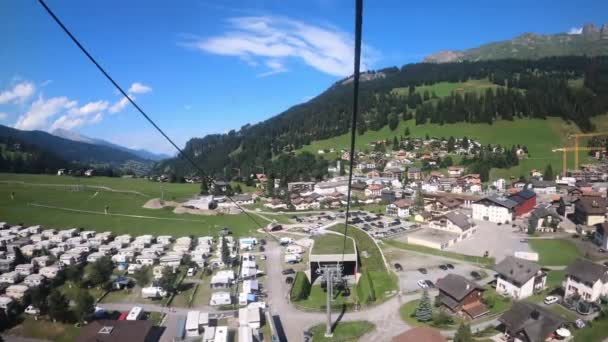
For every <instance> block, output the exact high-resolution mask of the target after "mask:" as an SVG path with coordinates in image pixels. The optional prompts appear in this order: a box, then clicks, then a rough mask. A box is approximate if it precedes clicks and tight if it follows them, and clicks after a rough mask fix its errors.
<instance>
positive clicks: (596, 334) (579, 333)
mask: <svg viewBox="0 0 608 342" xmlns="http://www.w3.org/2000/svg"><path fill="white" fill-rule="evenodd" d="M606 337H608V319H606V318H604V319H600V320H597V321H593V322H591V324H589V323H587V326H586V327H585V328H583V329H579V330H575V331H574V342H591V341H602V340H604V339H605V338H606Z"/></svg>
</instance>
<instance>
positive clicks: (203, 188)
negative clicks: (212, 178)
mask: <svg viewBox="0 0 608 342" xmlns="http://www.w3.org/2000/svg"><path fill="white" fill-rule="evenodd" d="M208 194H209V182H208V181H207V177H203V179H202V180H201V195H208Z"/></svg>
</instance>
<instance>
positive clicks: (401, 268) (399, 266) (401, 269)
mask: <svg viewBox="0 0 608 342" xmlns="http://www.w3.org/2000/svg"><path fill="white" fill-rule="evenodd" d="M395 270H397V271H398V272H401V271H403V266H401V264H400V263H396V264H395Z"/></svg>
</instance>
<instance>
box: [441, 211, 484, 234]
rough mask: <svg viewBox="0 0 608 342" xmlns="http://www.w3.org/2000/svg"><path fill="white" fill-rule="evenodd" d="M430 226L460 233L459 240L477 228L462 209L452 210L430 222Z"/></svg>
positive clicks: (473, 232)
mask: <svg viewBox="0 0 608 342" xmlns="http://www.w3.org/2000/svg"><path fill="white" fill-rule="evenodd" d="M429 227H430V228H433V229H440V230H445V231H448V232H452V233H456V234H458V235H459V240H462V239H466V238H467V237H469V236H471V235H473V234H475V232H476V231H477V228H476V227H475V224H474V223H472V222H471V220H469V217H468V216H467V215H466V214H464V213H462V212H461V211H450V212H448V213H446V214H444V215H442V216H441V217H439V218H438V219H436V220H433V221H431V222H430V224H429Z"/></svg>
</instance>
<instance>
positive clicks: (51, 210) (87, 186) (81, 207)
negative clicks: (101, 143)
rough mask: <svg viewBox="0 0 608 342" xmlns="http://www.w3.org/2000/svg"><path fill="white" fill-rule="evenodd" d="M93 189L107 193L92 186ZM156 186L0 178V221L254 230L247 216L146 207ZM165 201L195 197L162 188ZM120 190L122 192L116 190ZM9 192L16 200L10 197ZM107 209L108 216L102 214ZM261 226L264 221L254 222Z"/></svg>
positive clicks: (203, 231)
mask: <svg viewBox="0 0 608 342" xmlns="http://www.w3.org/2000/svg"><path fill="white" fill-rule="evenodd" d="M96 186H103V187H108V188H111V189H113V190H116V191H109V189H101V188H94V187H96ZM160 186H161V184H160V183H154V182H149V181H147V180H143V179H121V178H107V177H93V178H73V177H58V176H49V175H24V174H18V175H17V174H6V173H2V174H0V220H1V221H7V222H9V223H25V224H41V225H44V226H46V227H52V228H67V227H81V228H85V229H92V230H97V231H105V230H109V231H112V232H114V233H117V234H121V233H127V232H128V233H130V234H134V235H137V234H143V233H148V234H170V235H175V236H181V235H207V234H214V233H215V232H216V231H217V230H219V229H221V228H222V227H229V228H231V229H232V231H233V233H234V234H235V235H237V236H239V235H243V234H249V233H251V232H253V231H254V230H256V228H257V226H256V224H255V223H254V222H253V221H252V220H250V219H249V218H248V217H247V216H246V215H244V214H239V215H217V216H202V215H190V214H174V213H173V212H172V209H171V208H167V209H145V208H143V207H142V205H143V204H144V203H146V202H147V201H148V200H150V199H151V198H158V197H159V193H160ZM162 187H163V188H164V194H165V199H176V200H184V199H188V198H190V197H192V196H193V195H194V194H196V193H197V189H198V186H197V185H195V184H162ZM118 191H122V192H118ZM11 193H14V194H15V199H14V200H13V199H11ZM106 205H108V206H109V214H108V215H106V214H105V213H104V209H105V206H106ZM255 219H256V221H257V222H259V223H260V224H262V225H264V224H266V223H267V221H265V220H263V219H262V218H260V217H256V218H255Z"/></svg>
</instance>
